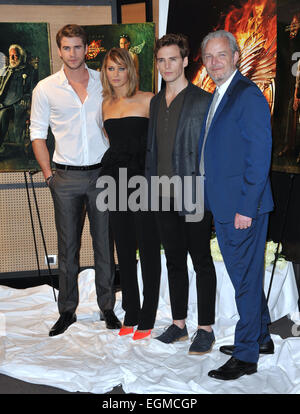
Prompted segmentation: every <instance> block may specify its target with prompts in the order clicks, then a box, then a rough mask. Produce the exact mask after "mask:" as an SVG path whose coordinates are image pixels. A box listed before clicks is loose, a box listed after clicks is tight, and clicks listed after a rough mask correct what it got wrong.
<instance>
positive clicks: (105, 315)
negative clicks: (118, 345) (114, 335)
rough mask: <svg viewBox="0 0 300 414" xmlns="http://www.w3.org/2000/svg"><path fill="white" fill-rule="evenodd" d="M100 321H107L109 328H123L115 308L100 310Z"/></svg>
mask: <svg viewBox="0 0 300 414" xmlns="http://www.w3.org/2000/svg"><path fill="white" fill-rule="evenodd" d="M100 321H105V324H106V328H107V329H121V328H122V324H121V322H120V321H119V319H118V318H117V317H116V315H115V312H114V311H113V310H105V311H103V312H100Z"/></svg>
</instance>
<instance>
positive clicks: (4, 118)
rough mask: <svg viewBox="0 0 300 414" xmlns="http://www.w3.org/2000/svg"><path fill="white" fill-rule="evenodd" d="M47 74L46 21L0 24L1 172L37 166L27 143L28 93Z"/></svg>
mask: <svg viewBox="0 0 300 414" xmlns="http://www.w3.org/2000/svg"><path fill="white" fill-rule="evenodd" d="M50 73H51V69H50V50H49V33H48V25H47V23H0V171H6V172H10V171H29V170H35V169H38V168H39V167H38V164H37V162H36V161H35V157H34V154H33V151H32V147H31V143H30V133H29V123H30V107H31V95H32V90H33V89H34V87H35V85H36V84H37V82H38V81H39V80H40V79H43V78H45V77H46V76H48V75H50ZM47 141H48V142H47V145H49V151H50V153H52V152H53V140H51V139H50V140H47Z"/></svg>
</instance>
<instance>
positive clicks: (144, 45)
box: [83, 23, 155, 92]
mask: <svg viewBox="0 0 300 414" xmlns="http://www.w3.org/2000/svg"><path fill="white" fill-rule="evenodd" d="M83 28H84V29H85V31H86V32H87V35H88V53H87V57H86V63H87V65H88V66H89V67H90V68H91V69H95V70H99V71H100V70H101V67H102V62H103V59H104V56H105V54H106V52H108V51H109V49H111V48H112V47H121V48H125V49H127V50H128V51H129V52H130V54H131V56H132V58H133V61H134V64H135V67H136V70H137V74H138V78H139V89H140V90H142V91H146V92H152V91H153V89H154V70H153V65H154V57H153V48H154V42H155V27H154V23H136V24H114V25H102V26H83Z"/></svg>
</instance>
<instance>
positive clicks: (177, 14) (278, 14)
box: [167, 0, 300, 173]
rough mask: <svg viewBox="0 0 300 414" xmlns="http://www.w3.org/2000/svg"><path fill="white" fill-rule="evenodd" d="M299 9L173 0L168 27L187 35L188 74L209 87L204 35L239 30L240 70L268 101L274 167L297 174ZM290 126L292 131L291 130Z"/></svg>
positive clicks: (286, 0) (264, 1)
mask: <svg viewBox="0 0 300 414" xmlns="http://www.w3.org/2000/svg"><path fill="white" fill-rule="evenodd" d="M299 11H300V5H299V0H277V2H276V0H209V1H206V2H201V3H200V2H199V1H197V0H186V1H185V2H182V1H180V0H170V3H169V15H168V26H167V33H172V32H173V33H183V34H185V35H187V36H188V38H189V42H190V46H191V54H190V59H189V66H188V68H187V70H186V75H187V77H188V79H189V80H190V81H192V82H193V83H194V84H196V85H198V86H199V87H201V88H203V89H205V90H207V91H209V92H213V90H214V88H215V85H214V82H213V81H212V80H211V79H210V78H209V76H208V75H207V73H206V70H205V68H204V66H203V64H202V59H201V50H200V46H201V42H202V39H203V38H204V37H205V36H206V35H207V34H208V33H209V32H212V31H215V30H219V29H225V30H228V31H229V32H231V33H233V34H234V35H235V37H236V39H237V42H238V44H239V47H240V51H241V58H240V62H239V70H240V71H241V73H242V74H243V75H245V76H247V77H249V78H250V79H252V80H253V81H254V82H255V83H256V84H257V85H258V87H259V88H260V90H261V91H262V92H263V94H264V96H265V97H266V99H267V101H268V103H269V107H270V111H271V114H272V130H273V156H272V169H273V170H277V171H284V172H298V173H300V158H299V150H300V142H299V141H300V133H299V132H300V131H299V111H300V104H299V106H298V108H297V111H295V109H293V108H292V106H293V104H294V108H296V101H295V99H294V97H295V87H296V84H297V82H298V84H299V76H300V64H299V65H298V63H297V61H298V60H299V58H300V43H299V38H300V30H298V29H299V20H300V19H299ZM277 31H278V37H277ZM297 51H298V53H297ZM297 73H298V78H297ZM297 79H298V81H297ZM298 94H299V89H298ZM299 97H300V96H299ZM297 99H298V98H297ZM292 100H293V103H292ZM299 102H300V101H299ZM288 108H290V110H289V109H288ZM289 119H291V120H289ZM287 130H289V131H291V132H289V133H288V134H287V132H286V131H287ZM289 137H290V138H289ZM289 139H290V144H288V140H289ZM297 160H298V162H297Z"/></svg>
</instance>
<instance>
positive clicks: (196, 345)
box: [189, 329, 215, 355]
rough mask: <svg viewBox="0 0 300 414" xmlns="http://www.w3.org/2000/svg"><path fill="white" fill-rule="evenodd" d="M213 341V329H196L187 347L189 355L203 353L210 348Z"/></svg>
mask: <svg viewBox="0 0 300 414" xmlns="http://www.w3.org/2000/svg"><path fill="white" fill-rule="evenodd" d="M214 343H215V335H214V331H211V332H207V331H205V330H204V329H198V330H197V331H196V332H195V333H194V335H193V338H192V345H191V346H190V349H189V354H190V355H203V354H207V353H208V352H210V351H211V350H212V347H213V344H214Z"/></svg>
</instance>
